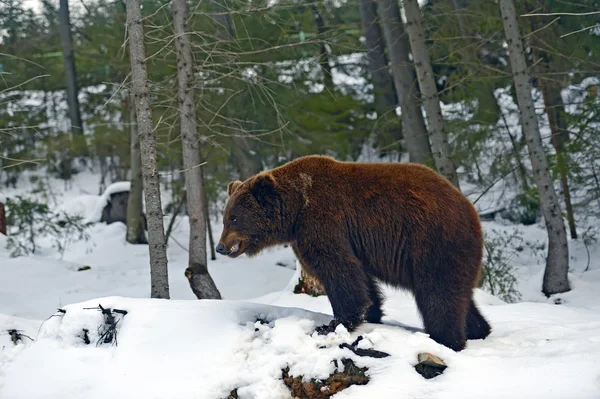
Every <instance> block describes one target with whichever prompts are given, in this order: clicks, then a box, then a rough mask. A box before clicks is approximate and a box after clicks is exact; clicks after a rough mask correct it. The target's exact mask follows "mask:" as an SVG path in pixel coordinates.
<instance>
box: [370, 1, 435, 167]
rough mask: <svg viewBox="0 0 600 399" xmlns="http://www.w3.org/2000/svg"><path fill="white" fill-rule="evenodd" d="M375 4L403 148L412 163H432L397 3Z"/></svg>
mask: <svg viewBox="0 0 600 399" xmlns="http://www.w3.org/2000/svg"><path fill="white" fill-rule="evenodd" d="M378 4H379V7H378V8H379V17H380V19H381V23H382V26H383V34H384V36H385V41H386V43H387V48H388V51H389V53H390V60H391V62H392V71H393V74H394V84H395V86H396V93H398V103H399V105H400V108H401V110H402V123H403V126H404V137H405V139H406V149H407V150H408V153H409V157H410V161H411V162H418V163H424V164H426V163H431V158H432V154H431V147H430V145H429V137H428V135H427V128H426V127H425V120H424V119H423V112H422V111H421V107H420V106H419V104H418V92H417V85H416V79H415V72H414V69H413V65H412V64H411V62H410V59H409V57H408V54H409V53H410V44H409V43H408V37H407V35H406V33H405V32H404V26H403V23H402V17H401V16H400V8H399V7H398V2H397V1H396V0H378ZM436 93H437V92H436Z"/></svg>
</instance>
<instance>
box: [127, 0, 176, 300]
mask: <svg viewBox="0 0 600 399" xmlns="http://www.w3.org/2000/svg"><path fill="white" fill-rule="evenodd" d="M126 6H127V31H128V32H129V53H130V57H129V58H130V60H131V82H132V91H133V95H134V98H135V108H136V113H137V125H138V131H139V137H140V150H141V158H142V174H143V184H144V198H145V200H146V215H147V219H148V243H149V249H150V282H151V291H150V293H151V297H152V298H165V299H168V298H169V274H168V269H167V251H166V249H167V247H166V242H165V234H164V224H163V212H162V205H161V200H160V182H159V179H158V166H157V160H156V156H157V155H156V136H155V133H154V124H153V122H152V110H151V108H150V90H149V87H148V72H147V70H146V55H145V54H146V52H145V46H144V27H143V25H142V12H141V8H140V0H127V3H126Z"/></svg>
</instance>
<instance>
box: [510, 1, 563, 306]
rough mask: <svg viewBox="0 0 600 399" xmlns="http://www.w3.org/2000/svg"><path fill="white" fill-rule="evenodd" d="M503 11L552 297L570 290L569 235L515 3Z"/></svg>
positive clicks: (548, 290) (548, 292)
mask: <svg viewBox="0 0 600 399" xmlns="http://www.w3.org/2000/svg"><path fill="white" fill-rule="evenodd" d="M500 11H501V13H502V22H503V24H504V33H505V35H506V40H507V43H508V51H509V55H510V64H511V68H512V73H513V79H514V84H515V89H516V94H517V100H518V103H519V110H520V112H521V122H522V124H523V134H524V136H525V139H526V141H527V147H528V149H529V156H530V158H531V165H532V166H533V177H534V179H535V183H536V185H537V188H538V191H539V193H540V202H541V208H542V213H543V215H544V219H545V222H546V228H547V230H548V257H547V258H546V269H545V271H544V282H543V287H542V291H543V292H544V294H546V295H547V296H550V295H552V294H557V293H560V292H566V291H569V290H570V287H569V279H568V271H569V246H568V243H567V234H566V231H565V225H564V223H563V220H562V216H561V212H560V206H559V201H558V196H557V195H556V192H555V191H554V185H553V182H552V178H551V176H550V171H549V170H548V161H547V160H546V154H545V153H544V148H543V145H542V138H541V135H540V128H539V126H538V121H537V115H536V114H535V108H534V103H533V99H532V97H531V86H530V83H529V75H528V73H527V63H526V61H525V53H524V51H523V43H522V41H521V36H520V34H519V25H518V23H517V12H516V10H515V4H514V1H513V0H500Z"/></svg>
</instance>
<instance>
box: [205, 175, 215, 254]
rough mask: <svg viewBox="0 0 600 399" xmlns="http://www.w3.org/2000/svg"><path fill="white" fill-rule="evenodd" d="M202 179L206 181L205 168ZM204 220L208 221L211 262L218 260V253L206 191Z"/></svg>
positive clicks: (207, 229)
mask: <svg viewBox="0 0 600 399" xmlns="http://www.w3.org/2000/svg"><path fill="white" fill-rule="evenodd" d="M202 178H203V179H204V168H202ZM204 205H205V206H204V220H206V233H207V234H208V245H209V247H210V260H217V252H216V251H215V238H214V236H213V231H212V225H211V224H210V212H209V209H210V203H209V202H208V195H206V189H205V190H204Z"/></svg>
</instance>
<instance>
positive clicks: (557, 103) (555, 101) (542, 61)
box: [526, 7, 577, 239]
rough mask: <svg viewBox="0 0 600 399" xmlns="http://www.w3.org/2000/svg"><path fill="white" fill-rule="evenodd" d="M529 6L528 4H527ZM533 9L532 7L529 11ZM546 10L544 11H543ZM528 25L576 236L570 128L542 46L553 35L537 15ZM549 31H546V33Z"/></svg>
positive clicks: (552, 64)
mask: <svg viewBox="0 0 600 399" xmlns="http://www.w3.org/2000/svg"><path fill="white" fill-rule="evenodd" d="M526 8H527V9H529V8H530V7H526ZM529 11H531V12H533V10H529ZM542 11H546V10H542ZM528 19H529V22H530V24H531V30H532V31H534V32H536V33H534V34H532V35H531V37H532V41H533V42H534V43H535V44H536V47H537V48H535V49H533V58H534V63H535V71H536V73H537V74H538V83H539V87H540V90H541V92H542V96H543V98H544V106H545V111H546V115H547V116H548V123H549V125H550V131H551V132H552V145H553V146H554V150H555V151H556V158H557V164H558V173H559V175H560V184H561V188H562V194H563V200H564V201H565V208H566V211H567V221H568V223H569V232H570V233H571V238H573V239H575V238H577V229H576V227H575V215H574V212H573V203H572V201H571V191H570V189H569V177H568V175H569V161H568V154H567V153H566V151H565V144H566V142H567V141H568V140H569V136H570V135H569V129H568V126H567V122H566V120H565V119H564V117H563V115H564V114H565V107H564V103H563V99H562V96H561V93H560V92H561V89H562V87H561V85H560V83H559V82H557V81H556V79H557V76H558V75H556V74H555V72H557V70H556V68H555V67H554V60H553V59H552V56H551V55H550V54H548V52H547V51H544V50H542V49H544V48H546V47H547V46H546V43H547V42H552V40H553V37H551V36H552V35H551V34H549V32H551V31H550V30H551V29H553V28H552V27H544V25H545V24H543V21H539V20H538V19H537V18H528ZM547 32H548V33H547ZM538 35H540V36H546V41H545V42H544V41H543V40H540V39H539V38H538Z"/></svg>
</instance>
